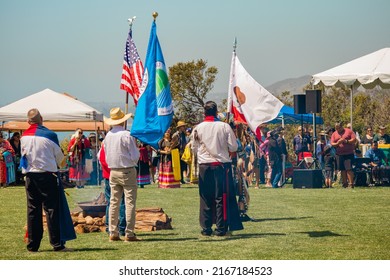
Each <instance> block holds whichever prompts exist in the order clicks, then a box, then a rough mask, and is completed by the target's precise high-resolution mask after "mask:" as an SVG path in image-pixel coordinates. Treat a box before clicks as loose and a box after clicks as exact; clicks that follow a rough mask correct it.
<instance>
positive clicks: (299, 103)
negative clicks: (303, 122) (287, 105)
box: [294, 94, 306, 114]
mask: <svg viewBox="0 0 390 280" xmlns="http://www.w3.org/2000/svg"><path fill="white" fill-rule="evenodd" d="M294 114H306V96H305V95H304V94H294Z"/></svg>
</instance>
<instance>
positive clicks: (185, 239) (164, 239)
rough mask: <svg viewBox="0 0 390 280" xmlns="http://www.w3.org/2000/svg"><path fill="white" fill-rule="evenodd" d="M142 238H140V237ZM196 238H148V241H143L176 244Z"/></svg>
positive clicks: (146, 240)
mask: <svg viewBox="0 0 390 280" xmlns="http://www.w3.org/2000/svg"><path fill="white" fill-rule="evenodd" d="M141 238H142V237H141ZM197 239H198V238H194V237H186V238H148V239H145V240H144V241H145V242H154V241H156V242H161V241H164V242H165V241H168V242H169V241H173V242H177V241H190V240H197Z"/></svg>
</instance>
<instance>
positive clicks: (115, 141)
mask: <svg viewBox="0 0 390 280" xmlns="http://www.w3.org/2000/svg"><path fill="white" fill-rule="evenodd" d="M104 151H105V154H106V161H107V165H108V167H109V168H110V169H116V168H129V167H135V166H137V163H138V160H139V150H138V147H137V143H136V140H135V138H134V137H132V136H131V135H130V132H129V131H128V130H125V129H124V128H123V127H122V126H119V125H116V126H113V128H112V129H111V130H110V131H109V132H108V133H107V135H106V137H105V139H104Z"/></svg>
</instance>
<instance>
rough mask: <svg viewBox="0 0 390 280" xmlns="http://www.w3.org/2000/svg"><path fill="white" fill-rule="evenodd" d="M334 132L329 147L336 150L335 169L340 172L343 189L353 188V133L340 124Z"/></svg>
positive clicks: (354, 141)
mask: <svg viewBox="0 0 390 280" xmlns="http://www.w3.org/2000/svg"><path fill="white" fill-rule="evenodd" d="M335 129H336V131H335V132H333V134H332V138H331V145H332V146H333V147H335V149H336V161H337V168H338V170H340V172H341V180H342V184H343V187H344V188H346V187H348V188H353V187H354V185H353V184H354V173H353V169H352V163H353V159H354V157H355V143H356V137H355V133H354V132H353V131H352V130H350V129H349V128H344V127H343V123H342V122H337V123H336V124H335Z"/></svg>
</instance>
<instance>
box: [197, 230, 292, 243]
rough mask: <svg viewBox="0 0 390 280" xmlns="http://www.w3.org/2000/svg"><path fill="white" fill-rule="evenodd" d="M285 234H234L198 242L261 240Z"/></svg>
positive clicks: (206, 238)
mask: <svg viewBox="0 0 390 280" xmlns="http://www.w3.org/2000/svg"><path fill="white" fill-rule="evenodd" d="M285 235H286V234H285V233H274V232H273V233H247V234H245V233H244V234H234V235H232V236H226V237H217V236H210V237H200V238H199V241H200V242H218V241H222V240H224V241H225V240H226V241H228V240H238V239H248V238H261V237H266V236H285Z"/></svg>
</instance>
